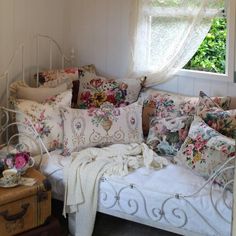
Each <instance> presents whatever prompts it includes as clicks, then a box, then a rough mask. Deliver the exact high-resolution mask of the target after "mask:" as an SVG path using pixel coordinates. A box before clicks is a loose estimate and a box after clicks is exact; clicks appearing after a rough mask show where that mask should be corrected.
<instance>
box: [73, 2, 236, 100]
mask: <svg viewBox="0 0 236 236" xmlns="http://www.w3.org/2000/svg"><path fill="white" fill-rule="evenodd" d="M131 3H132V0H72V4H71V9H72V13H71V14H72V19H73V20H72V21H71V23H70V24H71V26H70V28H71V29H72V28H73V30H72V32H71V34H70V38H71V39H70V45H71V47H74V48H75V49H76V50H77V51H78V61H77V63H78V64H80V65H81V64H87V63H93V64H95V65H96V67H97V68H98V72H100V73H101V74H102V75H106V76H110V77H124V76H125V75H126V72H127V68H128V56H129V55H130V51H129V32H130V30H129V24H130V22H129V15H130V11H132V6H131ZM159 88H161V89H165V90H168V91H172V92H177V93H183V94H188V95H196V96H197V95H198V93H199V91H200V90H204V91H206V93H209V94H210V95H231V96H236V85H235V84H232V83H231V82H222V81H219V82H218V81H211V80H201V79H196V78H186V77H182V78H176V79H174V80H172V81H169V82H167V83H165V84H163V85H160V86H159Z"/></svg>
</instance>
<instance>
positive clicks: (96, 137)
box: [60, 102, 143, 156]
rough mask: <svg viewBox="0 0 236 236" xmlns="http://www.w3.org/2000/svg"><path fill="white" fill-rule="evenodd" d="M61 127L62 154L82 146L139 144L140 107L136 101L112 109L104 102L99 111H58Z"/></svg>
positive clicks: (111, 105) (96, 109)
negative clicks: (61, 120) (60, 115)
mask: <svg viewBox="0 0 236 236" xmlns="http://www.w3.org/2000/svg"><path fill="white" fill-rule="evenodd" d="M60 110H61V114H62V119H63V124H64V141H63V145H64V147H63V148H64V151H63V155H65V156H67V155H70V153H71V152H74V151H79V150H81V149H83V148H86V147H91V146H98V145H99V146H101V145H102V146H103V145H109V144H115V143H141V142H142V141H143V132H142V105H139V104H138V103H137V102H136V103H133V104H131V105H128V106H126V107H119V108H114V105H113V104H111V103H109V102H105V103H103V104H102V105H101V107H100V108H91V109H71V108H67V107H62V108H61V109H60Z"/></svg>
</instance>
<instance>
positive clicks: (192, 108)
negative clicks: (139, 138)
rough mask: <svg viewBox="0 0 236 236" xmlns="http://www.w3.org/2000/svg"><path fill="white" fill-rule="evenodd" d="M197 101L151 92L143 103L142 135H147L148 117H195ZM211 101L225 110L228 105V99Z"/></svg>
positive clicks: (192, 98) (175, 95) (193, 98)
mask: <svg viewBox="0 0 236 236" xmlns="http://www.w3.org/2000/svg"><path fill="white" fill-rule="evenodd" d="M198 101H199V98H198V97H188V96H184V95H177V94H173V93H169V92H163V91H155V92H152V94H150V95H149V96H148V97H147V98H146V99H144V102H143V104H144V108H143V132H144V135H147V134H148V130H149V120H150V117H153V116H155V117H158V118H166V117H172V118H173V117H179V116H191V115H195V114H196V107H197V105H198V104H199V102H198ZM211 101H212V102H214V103H216V104H218V105H219V106H220V107H224V108H225V109H227V108H228V107H229V105H230V97H214V98H212V99H211ZM202 102H203V101H202Z"/></svg>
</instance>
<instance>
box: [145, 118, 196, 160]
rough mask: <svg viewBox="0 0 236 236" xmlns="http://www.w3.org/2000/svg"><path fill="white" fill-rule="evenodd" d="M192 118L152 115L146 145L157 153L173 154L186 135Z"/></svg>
mask: <svg viewBox="0 0 236 236" xmlns="http://www.w3.org/2000/svg"><path fill="white" fill-rule="evenodd" d="M192 120H193V117H192V116H181V117H176V118H158V117H153V118H152V119H151V121H150V129H149V134H148V137H147V145H148V146H149V147H150V148H151V149H153V150H154V151H155V152H156V153H157V154H159V155H166V156H175V155H176V154H177V151H178V150H179V149H180V147H181V145H182V144H183V142H184V140H185V139H186V137H187V136H188V131H189V128H190V125H191V122H192Z"/></svg>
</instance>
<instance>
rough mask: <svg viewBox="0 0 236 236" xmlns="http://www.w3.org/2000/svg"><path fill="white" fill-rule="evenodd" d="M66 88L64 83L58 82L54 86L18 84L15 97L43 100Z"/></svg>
mask: <svg viewBox="0 0 236 236" xmlns="http://www.w3.org/2000/svg"><path fill="white" fill-rule="evenodd" d="M66 90H67V84H66V83H63V84H60V85H58V86H57V87H55V88H42V87H40V88H32V87H25V86H22V85H18V86H17V88H16V98H17V99H26V100H31V101H36V102H43V101H45V99H47V98H49V97H52V96H54V95H57V94H60V93H62V92H64V91H66Z"/></svg>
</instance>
